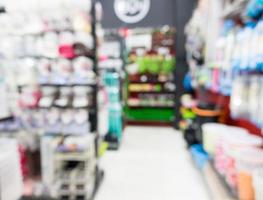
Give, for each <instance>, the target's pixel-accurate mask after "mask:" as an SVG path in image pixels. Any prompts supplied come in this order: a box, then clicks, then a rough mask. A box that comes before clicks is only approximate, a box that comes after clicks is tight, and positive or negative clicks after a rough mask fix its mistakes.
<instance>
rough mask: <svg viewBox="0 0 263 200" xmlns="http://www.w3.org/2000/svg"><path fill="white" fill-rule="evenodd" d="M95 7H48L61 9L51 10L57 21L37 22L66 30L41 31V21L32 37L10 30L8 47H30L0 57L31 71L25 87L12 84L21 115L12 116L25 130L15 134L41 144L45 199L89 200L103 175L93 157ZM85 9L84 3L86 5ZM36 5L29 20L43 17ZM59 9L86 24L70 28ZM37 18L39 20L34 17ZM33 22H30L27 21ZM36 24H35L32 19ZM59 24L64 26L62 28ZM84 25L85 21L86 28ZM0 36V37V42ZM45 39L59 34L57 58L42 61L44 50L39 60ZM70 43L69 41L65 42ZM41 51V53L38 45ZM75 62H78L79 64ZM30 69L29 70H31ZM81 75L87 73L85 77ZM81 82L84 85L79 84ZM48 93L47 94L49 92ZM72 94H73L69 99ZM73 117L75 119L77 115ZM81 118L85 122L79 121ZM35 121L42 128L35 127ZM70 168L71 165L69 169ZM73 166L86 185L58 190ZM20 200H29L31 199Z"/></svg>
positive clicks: (96, 108) (95, 133)
mask: <svg viewBox="0 0 263 200" xmlns="http://www.w3.org/2000/svg"><path fill="white" fill-rule="evenodd" d="M72 2H73V1H72ZM96 2H97V1H96V0H90V4H91V5H90V10H89V8H86V7H85V8H83V7H80V8H75V7H74V6H72V7H67V6H68V4H69V3H71V2H70V1H68V2H67V3H65V4H63V6H61V7H59V8H52V9H61V10H58V11H57V12H58V13H59V14H60V15H61V16H60V15H58V16H56V17H58V19H53V18H52V17H53V15H51V16H49V17H47V16H46V17H47V19H46V18H45V20H46V21H45V20H44V19H43V18H41V20H44V21H45V23H46V24H45V25H46V26H49V25H50V26H51V24H52V23H51V21H52V20H54V21H56V20H58V21H59V20H62V21H60V23H59V25H61V26H63V25H64V26H70V27H69V28H61V27H59V28H58V29H57V27H56V28H54V27H53V28H51V27H48V28H47V27H46V26H44V27H42V26H41V25H43V24H41V23H42V22H43V21H41V22H38V23H40V24H38V25H39V26H38V27H37V28H38V30H37V31H35V30H34V31H33V32H30V31H28V32H27V31H26V32H23V31H25V30H21V32H23V34H16V33H17V30H15V29H14V30H13V29H12V31H14V34H12V31H11V33H10V34H8V36H9V37H14V38H15V39H16V40H13V43H12V44H13V45H16V43H15V42H17V41H23V42H24V43H25V44H24V43H23V44H24V45H29V44H27V43H26V41H25V40H30V39H31V40H32V41H33V40H34V41H35V43H32V45H31V46H26V47H25V46H24V47H23V49H21V52H20V53H19V55H17V54H15V55H12V56H9V55H7V56H6V57H4V56H3V58H1V59H2V61H3V60H6V61H8V62H9V61H10V62H11V61H13V62H14V63H15V62H17V61H21V63H22V61H25V62H26V61H27V64H28V63H29V64H28V65H29V66H27V67H28V68H29V69H31V68H32V69H33V70H32V72H31V71H30V73H31V76H30V78H28V77H27V81H28V82H26V83H20V82H19V81H18V84H17V85H16V87H17V91H18V93H19V95H17V96H19V98H18V99H19V104H20V106H21V108H22V109H21V113H20V114H22V116H20V115H16V117H21V121H22V124H23V125H26V127H22V126H21V127H20V129H22V130H24V129H25V128H26V130H24V131H26V132H30V133H31V132H32V133H33V132H34V133H35V134H36V135H37V136H38V139H39V137H40V139H41V143H42V144H41V145H42V146H41V156H42V158H41V159H42V178H43V180H42V182H43V185H44V188H45V194H48V195H49V196H52V197H54V198H58V199H75V198H77V199H85V200H86V199H92V198H93V197H94V195H95V193H96V191H97V189H98V187H99V185H100V183H101V181H102V179H103V174H104V172H103V171H101V169H100V166H99V155H98V151H99V150H98V149H99V146H100V140H101V138H100V134H99V130H98V114H99V112H100V111H99V109H100V108H99V105H98V104H99V103H98V99H97V98H98V92H99V89H100V88H99V87H98V81H97V79H98V64H97V63H98V59H97V51H98V48H97V45H98V42H97V41H98V38H97V24H98V23H99V21H97V19H96V16H97V13H96ZM74 3H75V4H74V5H77V6H79V4H78V3H82V4H85V5H86V3H85V2H84V1H83V2H76V1H75V2H74ZM82 4H81V5H82ZM87 4H89V3H88V2H87ZM41 5H42V4H41ZM51 5H53V4H51ZM54 5H56V4H54ZM28 6H30V8H31V7H32V8H33V9H34V8H35V7H34V6H32V5H28ZM38 6H40V5H38ZM38 6H37V9H36V10H32V11H31V10H30V11H29V12H32V13H33V14H35V12H36V14H35V17H39V18H40V17H44V16H45V15H44V16H42V15H41V14H43V13H38V12H40V11H39V10H38ZM65 8H66V9H69V10H70V9H73V10H74V9H76V10H75V12H77V11H79V13H78V14H80V13H81V15H80V16H77V17H84V18H85V17H87V18H85V20H86V21H85V20H84V18H81V19H78V20H84V21H83V22H82V24H78V26H81V25H82V26H85V27H81V28H83V29H80V28H79V27H78V28H76V24H74V23H75V22H74V23H73V20H76V19H75V18H74V17H73V16H70V19H67V17H68V16H67V15H68V14H70V12H69V13H66V12H65V11H62V10H63V9H65ZM19 9H20V8H17V12H18V13H17V14H19V12H21V13H20V14H21V16H24V15H25V16H27V17H28V15H29V14H32V13H28V14H26V13H25V12H24V10H22V11H20V10H19ZM21 9H22V8H21ZM78 9H81V10H78ZM87 10H88V11H87ZM41 11H42V10H41ZM86 12H89V13H86ZM37 13H38V14H39V15H37ZM13 14H14V13H13ZM33 14H32V15H33ZM25 16H24V17H25ZM9 17H12V15H10V16H9ZM33 17H34V16H33ZM33 17H31V19H32V18H33ZM36 20H39V19H38V18H37V19H36ZM49 20H50V21H49ZM63 20H65V21H63ZM71 20H72V21H71ZM88 20H90V21H88ZM52 22H53V21H52ZM62 22H65V23H64V24H63V23H62ZM88 22H90V23H91V24H87V23H88ZM20 23H21V22H20ZM49 23H50V24H49ZM53 23H54V22H53ZM83 23H84V24H83ZM62 24H63V25H62ZM65 24H66V25H65ZM34 25H35V24H34ZM56 25H58V24H56ZM56 25H54V24H52V26H56ZM88 26H90V31H91V32H89V31H87V30H86V29H89V28H87V27H88ZM25 27H26V25H24V26H23V28H25ZM40 27H41V28H40ZM73 27H74V28H73ZM85 28H86V29H85ZM8 31H9V29H8ZM8 31H7V33H8ZM4 34H5V33H4ZM4 34H3V35H1V37H3V36H4ZM50 34H51V35H52V34H53V36H54V35H55V36H56V37H62V35H63V34H64V35H63V37H64V40H65V41H64V42H65V43H63V44H62V46H59V45H60V44H59V42H58V41H57V44H56V42H55V41H53V42H54V43H55V44H56V45H57V46H56V47H55V49H53V53H54V52H55V51H56V54H57V55H56V56H47V55H46V53H48V54H50V52H47V49H44V50H46V51H45V54H43V55H42V53H44V51H43V49H41V48H40V46H41V45H40V44H42V43H41V42H40V41H42V40H43V42H44V37H47V35H49V36H50ZM83 38H84V39H83ZM18 39H19V40H18ZM49 39H50V38H49ZM59 39H61V38H59ZM71 39H72V41H73V42H72V41H71ZM81 41H82V42H83V44H82V43H81ZM27 42H28V41H27ZM48 42H50V40H48ZM48 42H47V43H48ZM60 42H61V41H60ZM67 42H69V43H67ZM71 42H72V43H71ZM85 42H86V43H85ZM43 44H44V43H43ZM43 44H42V45H43ZM45 44H46V43H45ZM55 44H54V45H55ZM19 45H21V46H22V43H19ZM34 45H36V46H37V45H39V46H38V47H36V46H34ZM46 45H47V44H46ZM49 45H50V44H49ZM54 45H53V47H54ZM63 45H64V46H63ZM77 45H79V46H80V47H77ZM51 46H52V45H51ZM41 47H42V48H44V46H41ZM45 47H47V46H45ZM49 47H50V46H49ZM34 48H36V49H37V50H35V51H34V52H33V53H29V52H30V50H31V51H32V49H34ZM23 50H27V51H25V52H23ZM40 50H41V51H40ZM49 50H50V51H51V50H52V49H48V51H49ZM12 53H14V52H12ZM16 53H17V52H16ZM80 58H82V60H81V61H80ZM84 58H85V59H84ZM83 60H84V61H83ZM29 61H31V62H29ZM40 61H41V62H44V61H45V63H44V68H43V69H42V70H44V73H43V71H41V72H42V73H43V74H44V75H43V74H40V66H39V65H40V64H41V62H40ZM62 61H64V63H62V64H63V65H62V66H60V67H61V70H62V69H63V70H64V71H63V70H62V71H63V72H62V71H60V72H61V73H60V72H59V71H56V70H58V63H59V62H62ZM76 61H79V62H80V63H78V65H79V66H77V67H75V66H74V67H73V62H74V64H75V62H76ZM30 63H31V65H30ZM65 63H66V64H65ZM11 64H12V63H11ZM13 65H14V64H13ZM32 66H34V67H35V68H34V67H32ZM30 67H31V68H30ZM87 68H88V69H87ZM90 69H91V70H90ZM77 70H80V71H81V70H82V71H81V72H83V70H84V71H85V70H86V71H85V72H84V73H80V75H81V77H80V76H79V74H77ZM87 70H88V71H87ZM52 73H53V74H52ZM56 73H57V74H56ZM63 73H64V74H63ZM65 73H66V74H65ZM87 73H89V74H88V75H87ZM91 75H92V76H91ZM29 79H32V80H29ZM77 79H81V80H77ZM84 79H85V81H83V80H84ZM14 84H15V83H14ZM50 88H51V89H50ZM45 89H46V90H47V89H49V91H48V93H47V95H48V96H45V93H44V90H45ZM50 90H51V93H52V94H51V93H50ZM63 90H64V91H63ZM65 90H66V92H65ZM80 90H81V91H80ZM83 91H84V92H83ZM74 92H75V93H77V94H75V93H74ZM73 93H74V95H79V93H81V97H79V96H74V98H73ZM83 93H84V94H83ZM52 95H54V96H52ZM22 98H24V99H22ZM44 98H46V99H44ZM81 98H82V102H78V103H76V102H75V104H74V100H76V101H80V100H81ZM83 99H84V101H85V102H84V103H83ZM22 100H23V101H22ZM41 100H43V102H45V103H44V104H43V102H42V104H41V105H40V101H41ZM71 100H72V102H71ZM32 102H33V103H32ZM47 102H48V103H47ZM65 102H66V103H65ZM84 104H85V105H84ZM43 105H48V106H43ZM73 114H74V115H73ZM75 114H76V115H75ZM77 114H78V115H80V116H77ZM84 115H85V116H84ZM80 117H81V119H80ZM62 118H64V119H62ZM73 118H74V120H73ZM12 119H13V118H12ZM83 119H84V120H85V121H83ZM5 120H6V119H5ZM8 120H9V118H8ZM23 120H25V121H23ZM73 121H74V123H73ZM36 122H37V124H36ZM41 122H43V123H42V124H41ZM73 129H74V131H73ZM77 130H79V131H77ZM14 137H16V136H14ZM65 141H67V142H68V143H70V145H68V143H67V144H66V143H65V144H64V142H65ZM81 142H85V145H84V146H85V148H84V149H81V148H83V147H81V148H80V146H81V145H80V146H78V145H79V144H82V143H81ZM87 147H89V148H87ZM79 148H80V149H79ZM84 150H85V151H84ZM78 162H79V163H78ZM72 163H74V165H73V166H72ZM76 163H77V165H76ZM83 163H84V166H85V167H83V168H81V167H82V166H83V165H82V164H83ZM68 165H69V166H68ZM86 165H87V166H86ZM78 166H80V168H81V169H79V172H80V173H84V174H86V175H85V176H86V177H87V178H89V180H88V181H87V180H85V181H84V183H83V185H82V186H81V187H82V189H81V190H78V189H72V188H73V187H74V186H72V187H71V188H70V190H67V191H66V190H65V191H61V187H62V185H63V184H62V182H63V181H62V179H61V180H60V179H59V174H60V173H62V172H63V170H65V168H67V167H69V168H68V170H71V169H72V170H73V171H74V170H75V171H77V170H78ZM76 167H77V168H76ZM70 173H71V172H70ZM72 176H73V175H72ZM25 178H26V179H27V178H29V177H25ZM59 181H60V182H61V181H62V182H61V184H62V185H61V184H60V185H59V183H58V182H59ZM59 186H61V187H59ZM76 187H77V186H76ZM73 190H74V191H73ZM43 192H44V191H43ZM32 195H33V194H32ZM23 198H25V199H26V198H29V199H30V198H31V195H30V196H27V197H23ZM32 198H34V197H32ZM43 198H44V197H43Z"/></svg>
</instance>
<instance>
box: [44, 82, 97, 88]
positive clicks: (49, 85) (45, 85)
mask: <svg viewBox="0 0 263 200" xmlns="http://www.w3.org/2000/svg"><path fill="white" fill-rule="evenodd" d="M96 84H97V83H84V84H81V83H72V84H57V83H41V84H40V86H41V87H75V86H79V87H94V86H95V85H96Z"/></svg>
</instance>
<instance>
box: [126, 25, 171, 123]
mask: <svg viewBox="0 0 263 200" xmlns="http://www.w3.org/2000/svg"><path fill="white" fill-rule="evenodd" d="M126 40H127V44H128V48H129V50H130V53H129V62H128V63H129V64H127V66H126V74H127V75H126V76H127V77H126V100H125V101H126V105H125V118H126V122H127V124H134V123H135V122H136V121H137V124H151V125H154V124H156V125H157V124H160V122H161V124H170V125H172V124H173V122H174V110H175V107H176V105H175V92H176V86H175V81H174V79H175V77H174V76H173V72H174V69H175V58H174V56H175V52H174V40H175V32H174V30H173V28H168V27H165V28H163V29H162V28H160V29H158V28H157V29H153V30H150V29H145V30H143V29H138V30H136V29H135V30H131V35H128V36H127V38H126ZM133 40H134V41H136V42H134V43H135V45H133V42H132V41H133ZM139 41H141V44H139Z"/></svg>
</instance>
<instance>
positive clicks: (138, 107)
mask: <svg viewBox="0 0 263 200" xmlns="http://www.w3.org/2000/svg"><path fill="white" fill-rule="evenodd" d="M128 107H129V108H132V109H141V108H156V109H173V108H174V106H151V105H140V106H131V105H129V106H128Z"/></svg>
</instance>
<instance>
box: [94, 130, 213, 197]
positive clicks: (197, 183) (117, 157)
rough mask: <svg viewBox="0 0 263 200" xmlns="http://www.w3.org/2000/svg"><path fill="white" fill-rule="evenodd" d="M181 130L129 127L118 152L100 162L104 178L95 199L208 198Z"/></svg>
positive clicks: (108, 154)
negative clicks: (178, 131) (177, 131)
mask: <svg viewBox="0 0 263 200" xmlns="http://www.w3.org/2000/svg"><path fill="white" fill-rule="evenodd" d="M191 162H192V161H191V158H190V156H189V154H188V152H187V151H186V150H185V144H184V142H183V139H182V137H181V135H180V133H176V132H175V131H174V130H173V129H171V128H156V127H154V128H150V127H128V128H127V129H126V131H125V135H124V140H123V144H122V146H121V149H120V150H119V151H118V152H107V153H106V155H105V156H104V158H103V160H102V161H101V164H102V166H103V168H104V169H105V179H104V181H103V184H102V186H101V188H100V189H99V192H98V194H97V196H96V199H95V200H193V199H196V200H199V199H200V200H208V199H209V196H208V193H207V190H206V186H205V184H204V182H203V180H202V177H201V175H200V174H199V172H198V171H197V170H196V169H195V168H194V166H193V164H192V163H191Z"/></svg>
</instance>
